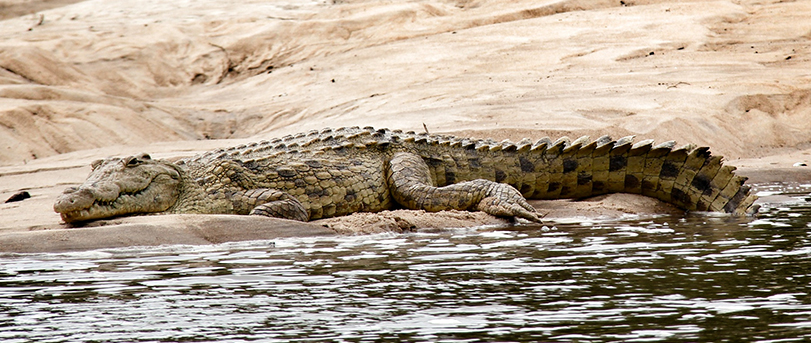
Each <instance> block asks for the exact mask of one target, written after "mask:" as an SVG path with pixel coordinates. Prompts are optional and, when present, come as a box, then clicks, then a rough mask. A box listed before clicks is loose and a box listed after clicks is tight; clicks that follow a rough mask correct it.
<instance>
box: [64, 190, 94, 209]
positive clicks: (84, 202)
mask: <svg viewBox="0 0 811 343" xmlns="http://www.w3.org/2000/svg"><path fill="white" fill-rule="evenodd" d="M95 201H96V199H95V197H93V192H92V191H90V190H89V189H87V188H79V187H69V188H67V189H65V191H64V192H62V194H60V195H59V197H58V198H56V203H54V211H56V212H59V213H67V212H74V211H79V210H84V209H87V208H90V206H91V205H93V202H95Z"/></svg>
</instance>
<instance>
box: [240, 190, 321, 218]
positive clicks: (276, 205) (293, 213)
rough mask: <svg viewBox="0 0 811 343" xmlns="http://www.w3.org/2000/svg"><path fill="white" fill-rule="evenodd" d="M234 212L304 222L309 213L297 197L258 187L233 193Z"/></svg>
mask: <svg viewBox="0 0 811 343" xmlns="http://www.w3.org/2000/svg"><path fill="white" fill-rule="evenodd" d="M232 201H233V203H234V210H235V212H236V213H241V214H250V215H260V216H267V217H275V218H284V219H292V220H298V221H303V222H306V221H307V220H309V219H310V214H309V213H308V211H307V209H306V208H304V205H302V204H301V202H300V201H298V199H296V198H295V197H293V196H292V195H290V194H287V193H285V192H282V191H278V190H275V189H267V188H258V189H249V190H247V191H242V192H237V193H236V194H234V196H233V198H232Z"/></svg>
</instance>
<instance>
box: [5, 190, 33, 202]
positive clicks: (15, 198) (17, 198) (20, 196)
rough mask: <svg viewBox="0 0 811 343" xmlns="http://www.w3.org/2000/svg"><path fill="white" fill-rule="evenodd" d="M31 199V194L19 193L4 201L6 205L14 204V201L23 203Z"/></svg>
mask: <svg viewBox="0 0 811 343" xmlns="http://www.w3.org/2000/svg"><path fill="white" fill-rule="evenodd" d="M30 197H31V194H30V193H28V192H27V191H20V192H17V193H16V194H14V195H12V196H11V197H10V198H8V199H6V203H10V202H16V201H23V200H25V199H28V198H30Z"/></svg>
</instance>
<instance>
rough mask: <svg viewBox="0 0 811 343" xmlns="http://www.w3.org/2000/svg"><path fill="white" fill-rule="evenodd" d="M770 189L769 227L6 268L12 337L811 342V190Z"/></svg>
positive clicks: (562, 231) (718, 220) (1, 329)
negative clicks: (776, 197) (773, 200)
mask: <svg viewBox="0 0 811 343" xmlns="http://www.w3.org/2000/svg"><path fill="white" fill-rule="evenodd" d="M759 189H760V190H761V193H762V194H763V195H772V194H779V193H783V194H784V195H783V196H781V197H780V199H781V200H780V201H779V202H777V203H773V204H765V205H764V208H763V209H762V214H761V216H760V217H759V218H756V219H754V218H749V219H734V218H729V217H719V216H707V215H689V216H687V217H686V218H680V217H653V218H650V217H649V218H629V219H627V220H621V221H592V222H583V221H578V220H571V221H569V222H559V223H555V225H554V226H552V227H539V226H526V225H525V226H513V227H507V228H504V227H502V228H476V229H459V230H450V231H446V232H440V233H411V234H400V235H395V234H388V235H374V236H358V237H324V238H307V239H280V240H276V241H273V242H270V241H252V242H239V243H229V244H221V245H209V246H164V247H150V248H127V249H107V250H99V251H90V252H80V253H66V254H26V255H2V256H0V341H2V342H166V341H183V342H205V341H216V342H291V341H292V342H304V341H333V342H362V341H368V342H373V341H376V342H385V341H388V342H417V341H430V342H493V341H558V342H657V341H662V342H680V341H681V342H697V341H701V342H795V341H796V342H799V341H811V296H809V293H811V201H810V200H811V199H809V197H811V196H810V195H809V192H811V185H797V186H796V187H785V186H782V187H780V188H777V187H769V186H761V187H760V188H759ZM550 226H551V225H550Z"/></svg>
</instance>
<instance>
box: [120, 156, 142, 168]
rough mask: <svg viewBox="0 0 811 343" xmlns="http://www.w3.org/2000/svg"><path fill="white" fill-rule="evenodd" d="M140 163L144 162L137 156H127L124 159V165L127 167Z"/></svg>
mask: <svg viewBox="0 0 811 343" xmlns="http://www.w3.org/2000/svg"><path fill="white" fill-rule="evenodd" d="M141 163H144V161H141V160H139V159H138V158H137V157H134V156H133V157H128V158H127V159H126V160H124V165H125V166H127V167H135V166H137V165H140V164H141Z"/></svg>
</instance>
